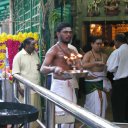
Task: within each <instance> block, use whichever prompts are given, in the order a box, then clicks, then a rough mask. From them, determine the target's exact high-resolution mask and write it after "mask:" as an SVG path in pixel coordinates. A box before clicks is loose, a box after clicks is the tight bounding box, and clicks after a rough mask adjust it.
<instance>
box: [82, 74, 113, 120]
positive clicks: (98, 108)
mask: <svg viewBox="0 0 128 128" xmlns="http://www.w3.org/2000/svg"><path fill="white" fill-rule="evenodd" d="M91 75H92V74H91ZM93 76H95V77H96V76H97V78H96V79H93V80H85V84H86V81H87V82H99V81H102V80H103V88H106V86H107V87H108V85H106V84H107V81H108V80H106V77H105V75H104V72H95V73H93ZM104 83H105V85H104ZM109 84H110V83H109ZM85 86H86V85H85ZM107 89H108V90H109V89H111V85H109V87H108V88H107ZM84 107H85V108H87V109H88V110H89V111H90V112H92V113H94V114H96V115H98V116H101V117H103V118H105V112H106V108H107V98H106V93H105V92H104V91H103V90H98V89H94V91H92V92H90V93H89V94H86V100H85V105H84Z"/></svg>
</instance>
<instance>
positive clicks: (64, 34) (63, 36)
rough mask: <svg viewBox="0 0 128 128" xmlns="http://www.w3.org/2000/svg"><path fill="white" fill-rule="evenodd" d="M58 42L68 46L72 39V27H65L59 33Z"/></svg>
mask: <svg viewBox="0 0 128 128" xmlns="http://www.w3.org/2000/svg"><path fill="white" fill-rule="evenodd" d="M57 36H58V40H59V41H61V42H62V43H65V44H68V43H70V41H71V39H72V29H71V27H65V28H63V29H62V30H61V31H60V32H57Z"/></svg>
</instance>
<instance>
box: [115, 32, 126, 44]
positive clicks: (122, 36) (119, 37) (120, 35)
mask: <svg viewBox="0 0 128 128" xmlns="http://www.w3.org/2000/svg"><path fill="white" fill-rule="evenodd" d="M115 41H119V42H121V43H127V38H126V36H125V34H124V33H118V34H116V36H115Z"/></svg>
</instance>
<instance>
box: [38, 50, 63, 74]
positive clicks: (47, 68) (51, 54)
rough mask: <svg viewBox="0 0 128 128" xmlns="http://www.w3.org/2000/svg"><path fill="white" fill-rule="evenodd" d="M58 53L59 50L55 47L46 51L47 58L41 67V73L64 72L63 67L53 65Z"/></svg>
mask: <svg viewBox="0 0 128 128" xmlns="http://www.w3.org/2000/svg"><path fill="white" fill-rule="evenodd" d="M56 54H57V51H56V50H55V49H52V50H49V51H48V52H47V53H46V55H45V59H44V61H43V64H42V66H41V69H40V72H41V73H43V74H45V75H47V74H49V73H56V74H57V73H58V74H61V73H62V72H63V69H62V68H61V67H58V66H53V61H54V59H55V57H56ZM58 63H59V62H58Z"/></svg>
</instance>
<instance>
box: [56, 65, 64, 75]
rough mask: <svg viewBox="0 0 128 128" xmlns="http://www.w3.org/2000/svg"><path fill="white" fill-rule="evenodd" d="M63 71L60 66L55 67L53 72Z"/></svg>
mask: <svg viewBox="0 0 128 128" xmlns="http://www.w3.org/2000/svg"><path fill="white" fill-rule="evenodd" d="M63 72H64V70H63V69H62V68H61V67H55V69H54V73H56V74H59V75H61V74H62V73H63Z"/></svg>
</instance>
